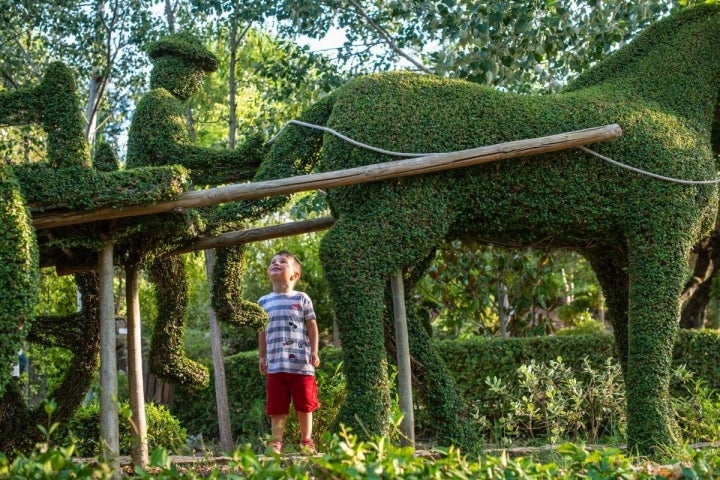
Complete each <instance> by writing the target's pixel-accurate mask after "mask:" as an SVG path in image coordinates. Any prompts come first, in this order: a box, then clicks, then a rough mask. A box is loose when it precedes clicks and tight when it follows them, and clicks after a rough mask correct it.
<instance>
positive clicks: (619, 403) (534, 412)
mask: <svg viewBox="0 0 720 480" xmlns="http://www.w3.org/2000/svg"><path fill="white" fill-rule="evenodd" d="M583 368H584V374H585V375H584V377H585V378H586V379H587V380H579V379H577V378H576V376H575V374H574V372H573V370H572V369H571V368H570V367H569V366H568V365H566V364H564V363H563V360H562V358H560V357H558V359H557V360H553V361H550V362H549V363H547V364H541V363H537V362H535V361H534V360H532V361H530V363H529V364H527V365H521V366H520V367H519V368H518V370H517V374H516V377H515V379H514V381H510V382H508V383H505V382H504V381H503V380H501V379H499V378H497V377H494V378H492V379H491V378H487V379H486V380H485V382H486V384H487V387H488V389H489V390H490V392H491V393H492V394H493V396H494V398H493V400H492V403H491V404H490V405H487V404H486V405H483V406H481V407H480V408H479V409H478V410H481V409H482V411H485V412H492V415H493V417H488V416H487V414H486V415H480V416H479V419H478V421H479V425H480V426H481V427H482V428H483V429H484V433H485V436H486V438H488V439H489V440H490V441H494V442H499V443H503V444H508V443H510V442H512V441H513V440H517V439H522V440H525V441H527V440H532V439H537V438H541V439H543V440H545V441H549V442H550V443H557V442H558V441H559V440H562V439H569V438H572V439H583V440H585V441H589V442H597V441H598V440H599V439H600V438H601V437H603V436H608V435H617V434H618V433H622V432H621V430H622V429H623V427H624V425H625V392H624V388H623V382H622V375H621V372H620V366H619V365H618V364H617V363H615V362H613V361H612V360H611V359H607V362H606V364H605V367H604V368H602V369H599V370H596V369H594V368H593V367H592V366H591V365H590V362H589V361H588V360H585V362H584V367H583Z"/></svg>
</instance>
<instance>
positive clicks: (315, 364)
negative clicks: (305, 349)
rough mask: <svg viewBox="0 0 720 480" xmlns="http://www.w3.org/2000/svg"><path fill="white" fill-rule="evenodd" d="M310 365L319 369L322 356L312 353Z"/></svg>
mask: <svg viewBox="0 0 720 480" xmlns="http://www.w3.org/2000/svg"><path fill="white" fill-rule="evenodd" d="M310 363H311V364H312V366H313V367H315V368H317V367H319V366H320V355H318V354H317V353H311V354H310Z"/></svg>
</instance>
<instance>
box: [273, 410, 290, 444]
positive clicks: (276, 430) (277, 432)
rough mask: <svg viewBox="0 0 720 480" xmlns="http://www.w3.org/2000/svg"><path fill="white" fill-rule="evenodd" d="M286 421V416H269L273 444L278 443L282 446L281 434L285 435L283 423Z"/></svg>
mask: <svg viewBox="0 0 720 480" xmlns="http://www.w3.org/2000/svg"><path fill="white" fill-rule="evenodd" d="M286 421H287V415H271V416H270V429H271V430H272V439H273V442H280V444H282V441H283V434H284V433H285V422H286Z"/></svg>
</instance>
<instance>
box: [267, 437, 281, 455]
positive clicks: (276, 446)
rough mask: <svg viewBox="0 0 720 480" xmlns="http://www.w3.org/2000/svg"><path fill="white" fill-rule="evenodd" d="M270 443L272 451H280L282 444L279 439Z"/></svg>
mask: <svg viewBox="0 0 720 480" xmlns="http://www.w3.org/2000/svg"><path fill="white" fill-rule="evenodd" d="M270 445H271V446H272V450H273V453H282V447H283V444H282V442H281V441H280V440H275V441H274V442H272V443H271V444H270Z"/></svg>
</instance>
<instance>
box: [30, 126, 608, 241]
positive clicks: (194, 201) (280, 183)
mask: <svg viewBox="0 0 720 480" xmlns="http://www.w3.org/2000/svg"><path fill="white" fill-rule="evenodd" d="M620 135H622V129H621V128H620V126H619V125H617V124H610V125H605V126H602V127H594V128H588V129H584V130H576V131H573V132H566V133H560V134H557V135H549V136H546V137H539V138H531V139H525V140H516V141H512V142H506V143H500V144H496V145H490V146H485V147H478V148H472V149H469V150H463V151H459V152H451V153H439V154H433V155H428V156H425V157H417V158H411V159H405V160H396V161H392V162H385V163H378V164H374V165H367V166H362V167H356V168H349V169H345V170H337V171H333V172H323V173H314V174H309V175H299V176H296V177H289V178H282V179H278V180H268V181H264V182H252V183H241V184H236V185H228V186H223V187H217V188H212V189H208V190H194V191H190V192H185V193H183V194H181V195H180V196H179V197H178V198H177V199H176V200H171V201H167V202H159V203H155V204H150V205H131V206H127V207H122V208H102V209H98V210H93V211H71V212H64V213H51V214H39V215H36V216H34V217H33V225H34V226H35V228H36V229H38V230H42V229H49V228H57V227H64V226H68V225H75V224H80V223H88V222H95V221H101V220H110V219H115V218H124V217H134V216H140V215H150V214H154V213H161V212H167V211H170V210H175V209H182V208H199V207H206V206H209V205H217V204H220V203H226V202H232V201H237V200H251V199H256V198H262V197H270V196H275V195H288V194H291V193H297V192H303V191H308V190H315V189H320V188H333V187H342V186H347V185H355V184H359V183H368V182H376V181H380V180H386V179H389V178H396V177H406V176H411V175H423V174H427V173H432V172H438V171H442V170H450V169H455V168H463V167H469V166H473V165H479V164H482V163H488V162H495V161H498V160H504V159H508V158H514V157H521V156H526V155H538V154H541V153H547V152H554V151H558V150H565V149H568V148H572V147H577V146H580V145H586V144H589V143H596V142H601V141H605V140H611V139H614V138H618V137H619V136H620Z"/></svg>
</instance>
